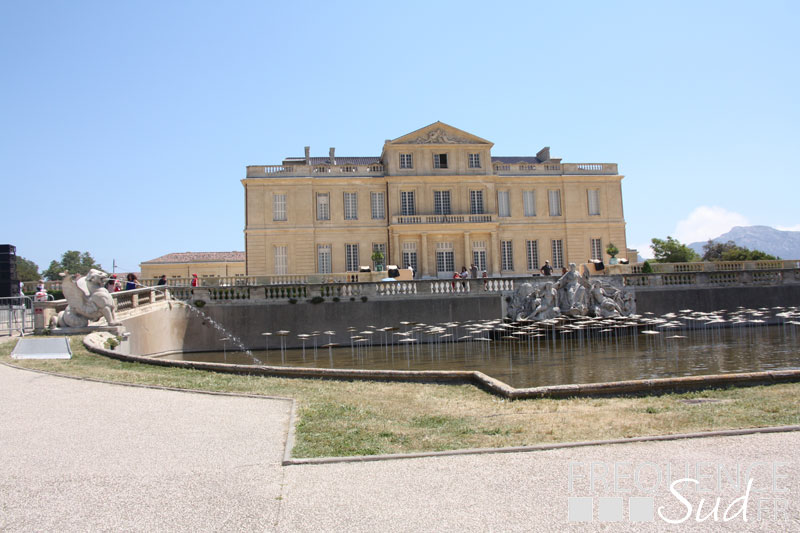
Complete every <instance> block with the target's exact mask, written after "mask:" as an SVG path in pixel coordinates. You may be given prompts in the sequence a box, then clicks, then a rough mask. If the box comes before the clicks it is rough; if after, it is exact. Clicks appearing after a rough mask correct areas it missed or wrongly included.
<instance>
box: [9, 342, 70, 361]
mask: <svg viewBox="0 0 800 533" xmlns="http://www.w3.org/2000/svg"><path fill="white" fill-rule="evenodd" d="M11 357H12V358H14V359H72V350H70V347H69V340H68V339H67V338H66V337H55V338H52V339H20V340H19V342H17V345H16V346H15V347H14V350H13V351H12V352H11Z"/></svg>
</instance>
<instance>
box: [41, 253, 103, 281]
mask: <svg viewBox="0 0 800 533" xmlns="http://www.w3.org/2000/svg"><path fill="white" fill-rule="evenodd" d="M93 268H96V269H98V270H103V267H101V266H100V265H99V264H98V263H96V262H95V260H94V258H93V257H92V255H91V254H90V253H89V252H83V253H81V252H78V251H77V250H67V251H66V252H64V254H63V255H62V256H61V261H51V262H50V266H49V267H47V270H45V271H44V272H42V274H43V275H44V277H45V278H46V279H49V280H51V281H52V280H58V279H61V278H60V277H59V275H58V274H59V273H60V272H64V271H68V272H69V273H70V274H87V273H88V272H89V270H91V269H93Z"/></svg>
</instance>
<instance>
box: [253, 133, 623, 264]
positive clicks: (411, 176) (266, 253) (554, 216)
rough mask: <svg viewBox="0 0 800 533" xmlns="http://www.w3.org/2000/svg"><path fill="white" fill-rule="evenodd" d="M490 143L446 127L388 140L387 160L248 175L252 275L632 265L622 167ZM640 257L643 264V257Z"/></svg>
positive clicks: (350, 160)
mask: <svg viewBox="0 0 800 533" xmlns="http://www.w3.org/2000/svg"><path fill="white" fill-rule="evenodd" d="M492 147H493V144H492V143H491V142H489V141H487V140H485V139H481V138H480V137H476V136H475V135H472V134H470V133H467V132H465V131H462V130H459V129H457V128H454V127H452V126H449V125H447V124H444V123H442V122H435V123H433V124H431V125H429V126H426V127H424V128H422V129H419V130H417V131H414V132H412V133H409V134H407V135H403V136H402V137H398V138H397V139H394V140H387V141H386V142H385V143H384V145H383V151H382V152H381V155H380V156H372V157H339V156H337V155H336V153H335V150H334V148H331V149H330V152H329V155H328V157H311V155H310V149H309V148H308V147H306V149H305V157H290V158H287V159H284V161H283V162H282V164H280V165H272V166H263V165H261V166H248V167H247V177H246V178H245V179H243V180H242V184H243V185H244V190H245V205H246V214H245V220H246V222H245V249H246V268H247V275H248V276H275V275H289V274H292V275H301V274H327V273H336V272H351V271H358V270H359V267H360V266H364V265H369V266H372V267H373V268H374V267H375V265H374V264H373V262H372V261H371V257H372V255H373V252H374V251H376V250H379V251H381V252H383V254H384V256H385V258H386V259H385V260H384V261H383V262H382V263H383V264H396V265H399V266H400V267H407V266H408V265H411V266H412V267H413V269H414V271H415V272H416V275H417V277H452V275H453V272H454V271H456V270H459V271H460V270H461V267H463V266H465V267H467V268H468V269H469V268H470V265H471V264H475V265H476V266H477V267H478V268H479V269H480V270H484V269H485V270H487V272H488V274H489V275H490V276H498V275H507V276H521V275H530V274H531V273H535V272H538V271H539V268H540V267H541V265H542V264H543V263H544V262H545V260H549V261H550V263H551V264H552V265H553V267H555V268H557V269H558V268H561V267H562V266H564V265H566V264H568V263H570V262H575V263H584V262H586V261H588V260H590V259H601V260H604V262H608V259H609V258H608V256H607V254H606V252H605V248H606V246H607V245H608V244H609V243H613V244H615V245H616V246H617V248H619V250H620V257H622V258H624V257H626V252H627V249H626V248H627V247H626V244H627V243H626V239H625V219H624V216H623V209H622V188H621V180H622V176H621V175H619V173H618V171H617V165H616V164H614V163H562V162H561V159H554V158H552V157H551V156H550V149H549V148H543V149H542V150H540V151H539V152H538V153H537V154H536V155H535V156H519V157H506V156H501V157H498V156H493V155H492ZM634 259H635V257H634Z"/></svg>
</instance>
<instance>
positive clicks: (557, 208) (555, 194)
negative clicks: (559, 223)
mask: <svg viewBox="0 0 800 533" xmlns="http://www.w3.org/2000/svg"><path fill="white" fill-rule="evenodd" d="M547 200H548V202H549V204H550V216H551V217H560V216H561V191H560V190H558V189H556V190H554V191H547Z"/></svg>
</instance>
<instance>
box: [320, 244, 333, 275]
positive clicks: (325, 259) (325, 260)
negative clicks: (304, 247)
mask: <svg viewBox="0 0 800 533" xmlns="http://www.w3.org/2000/svg"><path fill="white" fill-rule="evenodd" d="M317 272H319V273H320V274H330V273H331V245H330V244H318V245H317Z"/></svg>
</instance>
